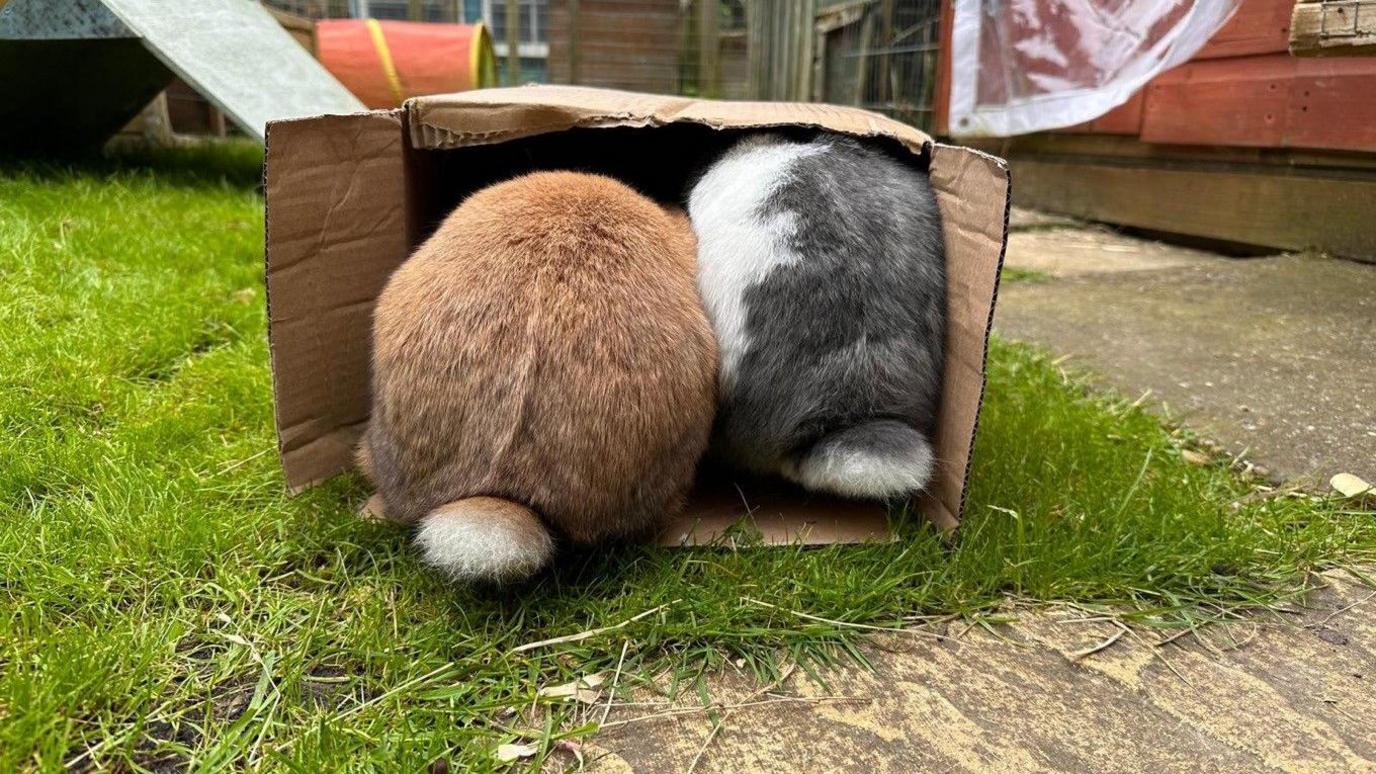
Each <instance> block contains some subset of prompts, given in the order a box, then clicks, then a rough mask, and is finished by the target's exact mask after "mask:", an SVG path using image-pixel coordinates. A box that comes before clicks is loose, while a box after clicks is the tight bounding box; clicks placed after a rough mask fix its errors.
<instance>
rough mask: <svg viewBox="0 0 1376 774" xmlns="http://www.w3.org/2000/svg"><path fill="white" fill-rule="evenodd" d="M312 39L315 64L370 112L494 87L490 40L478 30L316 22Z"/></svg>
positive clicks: (351, 21) (416, 24)
mask: <svg viewBox="0 0 1376 774" xmlns="http://www.w3.org/2000/svg"><path fill="white" fill-rule="evenodd" d="M315 35H316V43H315V45H316V56H317V57H318V58H319V59H320V63H321V64H323V65H325V69H327V70H329V71H330V73H331V74H333V75H334V77H336V78H338V79H339V82H340V83H342V84H344V86H345V88H347V89H348V90H349V91H352V92H353V93H354V95H355V96H357V97H358V98H359V99H360V100H362V101H363V104H365V105H367V106H368V107H370V108H394V107H399V106H400V105H401V103H402V101H403V100H405V99H406V98H407V97H414V96H417V95H420V94H442V93H447V92H452V91H467V90H469V89H477V88H481V87H484V86H492V85H494V83H495V81H496V72H497V66H496V65H497V63H496V57H495V56H494V55H493V53H492V39H491V37H490V36H489V35H488V34H487V28H486V27H484V26H483V25H481V24H430V23H424V22H403V21H377V20H375V19H333V20H324V19H322V20H320V21H318V22H316V25H315Z"/></svg>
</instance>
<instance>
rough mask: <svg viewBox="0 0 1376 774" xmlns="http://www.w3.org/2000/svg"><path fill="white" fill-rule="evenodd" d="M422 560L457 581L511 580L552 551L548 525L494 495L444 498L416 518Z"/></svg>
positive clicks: (524, 574) (532, 568)
mask: <svg viewBox="0 0 1376 774" xmlns="http://www.w3.org/2000/svg"><path fill="white" fill-rule="evenodd" d="M416 544H417V545H419V546H420V549H421V552H422V553H423V554H424V556H425V561H426V562H427V563H428V564H430V565H431V566H433V567H435V568H436V569H438V570H440V571H442V572H444V573H445V574H446V575H448V576H450V577H451V578H453V579H455V580H458V581H465V582H468V581H498V582H501V581H513V580H519V579H521V578H525V577H528V576H530V575H532V574H534V573H535V571H536V570H539V569H540V568H541V567H543V566H544V565H545V563H546V562H548V561H549V558H550V556H552V555H553V554H554V540H553V539H552V538H551V537H550V534H549V530H547V529H546V528H545V525H544V524H543V523H542V522H541V521H540V517H538V516H536V515H535V512H534V511H532V510H531V509H529V508H527V507H525V506H524V505H520V504H518V503H514V502H511V501H510V500H501V499H497V498H494V497H470V498H467V499H464V500H456V501H455V502H452V503H446V504H444V505H441V506H440V507H438V508H436V509H435V510H433V511H431V512H429V513H428V514H426V515H425V517H424V518H422V519H421V520H420V528H419V529H418V530H417V531H416Z"/></svg>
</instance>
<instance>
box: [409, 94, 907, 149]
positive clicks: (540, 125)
mask: <svg viewBox="0 0 1376 774" xmlns="http://www.w3.org/2000/svg"><path fill="white" fill-rule="evenodd" d="M404 109H405V110H406V111H407V112H408V115H409V118H410V121H409V124H410V128H411V144H412V145H413V146H414V147H416V148H426V149H430V150H443V149H447V148H461V147H467V146H472V145H486V144H491V143H497V142H506V141H508V140H515V139H520V138H523V137H534V136H535V135H540V134H548V133H550V132H562V131H566V130H569V129H576V128H608V127H633V128H634V127H647V126H667V125H669V124H674V123H694V124H702V125H704V126H709V127H711V128H713V129H764V128H769V127H782V126H800V127H810V128H813V129H827V130H830V131H834V132H841V133H843V134H850V135H854V136H857V137H892V138H894V139H896V140H898V141H899V142H901V143H903V144H904V145H905V146H907V147H908V149H909V150H911V151H912V152H913V153H916V154H919V155H921V154H922V153H925V152H926V149H927V147H928V146H929V145H931V142H932V138H931V137H928V136H927V135H926V134H924V133H923V132H921V131H919V130H918V129H916V128H914V127H912V126H909V125H908V124H904V123H900V122H898V121H895V120H893V119H892V118H889V117H887V116H882V115H879V114H878V113H871V112H870V111H868V110H861V109H859V108H853V107H843V106H838V105H822V104H813V103H800V102H726V101H720V100H699V99H691V98H687V97H668V96H662V95H658V94H637V93H633V92H623V91H613V90H610V89H595V88H589V87H584V86H541V85H531V86H519V87H514V88H507V89H479V90H476V91H465V92H459V93H457V94H437V95H433V96H427V97H415V98H413V99H409V100H407V101H406V105H405V108H404Z"/></svg>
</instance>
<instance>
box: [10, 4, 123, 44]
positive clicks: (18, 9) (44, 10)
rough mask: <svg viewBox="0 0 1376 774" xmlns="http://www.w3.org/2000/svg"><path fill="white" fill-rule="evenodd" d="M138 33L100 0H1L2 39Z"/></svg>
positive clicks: (93, 37) (98, 37) (96, 37)
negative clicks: (7, 0)
mask: <svg viewBox="0 0 1376 774" xmlns="http://www.w3.org/2000/svg"><path fill="white" fill-rule="evenodd" d="M132 37H135V35H134V33H133V31H132V30H130V29H129V28H128V27H126V26H124V22H121V21H120V20H119V18H118V17H117V16H115V15H114V14H113V13H111V12H110V9H109V8H106V7H105V6H104V5H103V4H102V3H101V2H100V0H9V2H4V1H3V0H0V40H102V39H109V38H132Z"/></svg>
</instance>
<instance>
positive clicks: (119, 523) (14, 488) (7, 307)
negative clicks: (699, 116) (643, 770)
mask: <svg viewBox="0 0 1376 774" xmlns="http://www.w3.org/2000/svg"><path fill="white" fill-rule="evenodd" d="M259 161H260V159H259V156H258V155H257V151H256V150H255V149H253V148H247V147H231V148H228V149H219V150H213V151H209V152H189V153H181V154H173V155H164V156H158V157H156V158H151V159H144V160H133V161H128V160H127V161H124V162H120V163H113V162H102V163H95V164H86V165H83V166H78V167H75V168H67V167H59V166H55V165H33V164H9V165H7V166H4V167H3V168H0V280H2V281H3V283H4V288H5V290H4V292H3V293H0V364H3V366H0V600H2V601H0V771H13V770H17V769H39V770H56V769H59V768H62V767H63V766H64V764H65V765H68V766H71V767H73V768H85V767H99V768H124V769H135V770H139V769H142V768H148V769H159V770H165V769H176V768H182V767H204V768H214V767H216V766H224V765H233V766H238V767H258V768H265V769H271V770H281V769H289V770H298V771H305V772H317V771H331V770H338V769H356V768H367V767H369V766H370V765H374V766H379V767H385V768H386V769H389V770H417V769H420V768H423V767H425V766H427V765H429V764H430V763H431V762H432V761H436V760H440V759H443V760H446V761H447V762H448V763H449V765H450V770H460V769H467V768H475V769H479V770H483V769H488V768H494V767H500V766H499V764H498V763H497V761H496V759H495V758H494V757H493V750H494V749H495V747H496V746H497V745H498V744H501V743H504V742H511V741H516V740H519V741H535V742H537V743H539V744H540V745H541V749H542V750H545V749H548V747H549V745H550V744H551V743H552V742H553V741H555V740H557V739H559V738H566V737H577V736H583V735H587V734H590V733H592V732H594V731H595V727H594V726H589V725H578V724H577V723H576V722H575V721H574V715H573V713H572V712H571V711H569V710H568V709H566V708H564V707H563V706H561V705H559V704H556V703H553V702H550V701H549V700H547V699H545V698H537V696H536V691H537V690H538V688H539V687H540V686H542V685H548V684H551V683H559V682H564V681H566V680H570V679H573V677H574V676H576V675H580V674H587V673H591V672H596V671H600V670H610V669H613V668H614V667H615V666H616V664H617V662H618V660H619V659H620V658H621V656H622V654H623V652H624V659H625V663H624V666H623V673H624V677H623V680H622V683H623V685H632V686H633V685H638V684H643V683H645V682H646V681H649V680H650V679H651V677H652V676H655V675H659V676H661V681H663V680H664V679H668V680H670V681H671V683H672V684H673V685H675V686H678V687H687V688H688V689H690V690H691V689H693V688H692V686H694V684H695V683H696V681H697V678H698V677H699V676H700V675H702V674H703V673H704V671H706V670H712V669H714V668H717V667H718V666H720V665H721V664H722V663H723V662H724V661H725V660H726V659H733V660H735V659H743V661H744V663H745V664H746V665H748V667H749V668H751V669H753V670H755V671H756V672H758V673H759V674H760V675H761V676H762V677H767V676H769V675H771V674H775V673H776V672H777V670H778V669H779V665H780V664H781V663H784V662H788V661H800V662H802V663H803V664H805V665H808V664H816V663H819V662H825V661H830V660H835V659H838V658H847V657H858V655H859V654H858V652H857V651H856V650H855V648H854V643H855V641H856V637H857V636H858V633H857V632H856V630H854V629H852V628H848V627H843V626H836V625H832V624H827V623H821V622H816V621H811V620H807V619H803V618H799V617H797V616H794V615H791V614H789V613H787V612H783V611H781V610H779V609H776V608H771V607H766V606H762V605H758V604H754V603H749V602H746V601H744V600H743V597H750V598H752V599H755V600H760V601H763V602H766V603H767V604H769V605H775V606H777V608H783V609H784V610H790V611H801V612H806V613H808V614H811V615H814V616H820V617H824V618H831V619H837V620H843V621H847V622H855V623H867V624H877V625H892V624H895V623H901V622H903V621H904V620H905V619H906V620H911V619H912V617H914V616H921V615H927V616H935V615H948V614H949V615H960V616H967V617H971V618H980V617H984V618H985V619H987V620H996V619H997V616H998V615H1000V612H999V611H1000V606H1001V605H1005V606H1006V604H1005V603H1006V601H1007V600H1008V599H1009V598H1010V597H1016V598H1017V599H1019V600H1020V601H1022V602H1025V601H1028V600H1033V601H1048V602H1055V601H1066V600H1073V601H1075V602H1077V603H1081V604H1085V605H1091V606H1106V607H1107V608H1111V609H1112V610H1114V611H1115V614H1117V615H1120V616H1122V617H1123V618H1125V619H1127V620H1131V621H1133V622H1135V625H1137V626H1141V627H1179V626H1184V625H1195V624H1199V623H1202V622H1206V621H1211V620H1218V619H1223V618H1227V617H1229V616H1233V615H1237V614H1240V613H1243V612H1246V611H1247V610H1248V609H1255V608H1263V607H1267V606H1272V605H1276V604H1279V603H1280V602H1282V601H1284V600H1286V599H1289V598H1291V597H1292V596H1294V595H1295V594H1297V593H1299V592H1301V591H1302V590H1303V588H1304V586H1305V583H1306V578H1307V574H1308V573H1309V572H1311V571H1313V570H1314V569H1316V568H1321V567H1325V566H1329V565H1333V564H1347V563H1360V562H1364V561H1369V560H1370V559H1371V558H1373V556H1374V555H1376V520H1372V519H1370V518H1360V517H1358V515H1357V514H1355V513H1353V512H1351V511H1346V510H1344V508H1343V506H1342V505H1341V503H1339V502H1336V501H1333V500H1326V499H1322V498H1310V497H1263V496H1259V493H1258V491H1257V489H1256V487H1255V482H1250V481H1248V480H1246V479H1244V478H1242V477H1240V476H1239V475H1238V474H1237V473H1235V472H1233V471H1232V470H1230V466H1229V462H1230V461H1229V460H1227V459H1218V460H1216V461H1214V462H1212V463H1210V464H1197V463H1193V462H1190V461H1189V460H1187V459H1185V458H1184V457H1182V451H1184V450H1187V449H1192V448H1193V447H1192V443H1193V440H1192V438H1191V437H1190V436H1189V434H1188V433H1187V432H1184V431H1181V430H1171V429H1169V428H1164V427H1163V426H1162V425H1161V424H1160V423H1159V422H1158V421H1157V420H1156V419H1155V418H1153V417H1152V416H1150V415H1148V414H1146V413H1144V412H1143V411H1141V410H1140V409H1138V408H1136V407H1134V406H1132V405H1130V404H1128V403H1127V402H1125V401H1123V400H1121V399H1118V398H1114V397H1112V396H1104V395H1099V394H1095V393H1093V392H1092V391H1090V390H1089V389H1087V388H1086V386H1085V384H1084V383H1083V382H1082V381H1080V380H1079V379H1078V378H1076V377H1075V376H1074V375H1073V374H1071V375H1067V374H1065V373H1064V372H1062V370H1061V369H1060V368H1059V367H1057V365H1056V364H1055V363H1054V362H1053V361H1051V360H1050V359H1049V358H1048V357H1046V356H1044V355H1042V354H1039V353H1037V352H1034V351H1032V350H1029V349H1027V348H1024V347H1022V346H1019V345H1014V344H1010V343H1004V342H998V341H995V343H994V345H993V349H992V352H991V362H990V374H989V389H988V396H987V403H986V406H985V409H984V413H983V419H982V424H981V430H980V436H979V443H978V449H977V457H976V462H975V468H974V473H973V484H972V486H973V489H972V492H971V496H970V502H969V507H968V510H967V515H966V521H965V524H964V526H963V528H962V530H961V533H960V536H959V539H958V541H956V542H955V543H954V544H947V543H944V542H943V541H942V540H941V539H940V538H939V537H938V536H937V535H935V534H934V533H933V532H932V531H931V530H929V529H928V528H926V527H924V526H923V525H921V524H920V523H917V521H916V520H913V519H909V518H905V517H904V516H903V515H902V514H896V515H895V520H896V524H897V529H898V530H899V532H900V534H901V538H902V539H901V540H899V541H898V542H896V543H893V544H886V545H873V546H849V547H830V548H821V549H802V548H796V549H792V548H789V549H761V548H750V547H745V548H737V549H727V548H709V549H696V550H663V549H656V548H633V549H618V550H615V551H610V552H606V551H603V552H591V553H585V554H579V555H572V556H565V557H563V561H562V562H561V563H560V565H559V566H558V567H557V568H556V569H555V570H553V571H551V572H549V573H547V574H545V575H542V576H540V577H539V578H538V579H536V580H535V581H533V582H531V583H529V584H527V585H523V586H519V587H514V588H508V589H505V590H493V589H469V588H461V587H456V586H454V585H453V584H450V583H447V582H445V581H444V580H442V579H441V578H439V577H437V576H436V575H434V574H432V573H430V572H428V571H426V570H425V569H424V568H423V567H422V566H421V565H420V564H419V562H418V561H417V557H416V555H415V553H414V552H413V551H412V549H411V548H410V546H409V545H408V543H407V540H406V535H405V534H404V533H403V532H400V531H398V530H396V529H394V528H390V527H386V526H382V525H375V524H369V523H365V522H363V521H361V520H359V519H358V518H356V517H355V516H354V512H355V509H356V508H357V506H358V504H359V502H360V501H361V499H362V497H363V495H364V490H363V488H362V487H361V485H360V483H359V482H358V481H357V480H353V479H348V478H345V479H340V480H337V481H334V482H332V483H330V484H328V485H326V486H323V487H320V488H317V489H314V490H312V491H310V492H308V493H306V494H304V495H302V496H300V497H295V498H291V497H288V496H287V495H286V493H285V492H284V489H283V484H282V479H281V475H280V473H279V470H278V466H277V460H276V454H275V452H276V442H275V438H274V433H273V427H272V404H271V374H270V372H269V369H268V354H267V347H266V342H265V321H264V313H263V308H264V299H263V286H262V267H263V262H262V225H263V222H262V200H261V196H260V194H259V193H258V192H257V190H256V181H257V179H258V164H259ZM1186 456H1189V457H1194V456H1195V455H1194V454H1190V455H1186ZM655 608H659V610H657V611H656V612H655V613H654V614H653V615H649V616H646V617H643V618H641V619H639V620H637V621H635V622H633V623H631V624H629V625H627V626H625V627H623V628H621V629H618V630H616V631H614V632H609V633H607V634H605V635H603V636H595V637H591V638H588V639H585V640H582V641H579V642H576V643H569V644H560V645H554V646H550V647H544V648H537V649H534V650H530V651H526V652H520V653H513V648H515V647H516V646H519V645H521V644H523V643H528V642H532V641H535V640H540V639H544V638H550V637H557V636H560V635H567V634H571V633H575V632H580V631H584V630H588V629H592V628H596V627H602V626H608V625H612V624H617V623H620V622H622V621H625V620H627V619H629V618H631V617H633V616H636V615H637V614H640V613H642V612H644V611H649V610H653V609H655ZM623 645H624V647H625V650H624V651H623ZM665 675H668V678H665V677H664V676H665ZM527 763H529V762H527ZM523 765H524V764H523Z"/></svg>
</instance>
